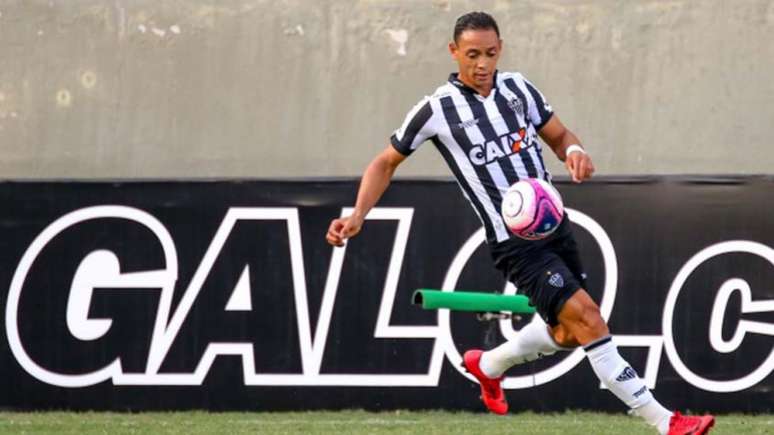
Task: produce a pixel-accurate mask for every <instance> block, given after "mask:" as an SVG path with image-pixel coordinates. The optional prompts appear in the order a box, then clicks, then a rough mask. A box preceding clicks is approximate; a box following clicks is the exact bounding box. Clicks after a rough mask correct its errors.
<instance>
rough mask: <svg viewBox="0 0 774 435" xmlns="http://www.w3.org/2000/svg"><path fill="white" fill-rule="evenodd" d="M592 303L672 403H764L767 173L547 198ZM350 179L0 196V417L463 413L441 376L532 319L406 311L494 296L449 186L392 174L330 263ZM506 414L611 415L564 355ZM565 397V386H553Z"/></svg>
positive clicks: (51, 189)
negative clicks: (424, 297) (425, 303)
mask: <svg viewBox="0 0 774 435" xmlns="http://www.w3.org/2000/svg"><path fill="white" fill-rule="evenodd" d="M557 184H558V188H559V190H560V192H561V193H562V195H563V197H564V200H565V205H566V207H567V208H568V209H569V213H570V218H571V220H572V222H573V225H574V229H575V233H576V237H577V239H578V241H579V243H580V245H581V249H582V253H583V255H584V261H585V265H586V269H587V271H588V273H589V280H588V281H589V292H590V293H591V294H592V296H594V297H595V298H596V299H597V301H598V302H600V303H601V308H602V311H603V315H604V316H605V317H606V318H608V320H609V325H610V327H611V330H612V331H613V333H614V334H615V340H616V342H617V343H618V345H619V348H620V350H621V353H622V354H623V355H624V357H625V358H627V359H628V360H629V361H630V362H631V363H632V365H633V366H634V367H635V368H636V369H637V371H638V372H639V373H640V375H641V376H642V377H643V378H644V379H645V381H646V383H648V385H649V386H650V387H651V388H653V389H654V394H655V395H656V397H658V398H659V400H660V401H661V402H662V403H664V404H665V405H667V406H670V407H673V408H680V409H685V408H689V409H693V410H705V409H706V410H712V411H745V412H749V411H756V412H765V411H770V410H771V409H772V408H774V399H773V398H772V395H771V393H770V392H771V390H772V388H774V379H773V378H772V376H771V372H772V371H773V370H774V285H772V283H774V250H773V249H772V246H774V219H772V216H774V205H773V204H774V202H773V201H772V200H774V189H773V188H774V180H772V179H770V178H764V177H748V178H727V177H726V178H723V177H721V178H704V179H679V178H636V179H612V178H608V179H601V180H596V181H594V182H590V183H585V184H583V185H580V186H579V185H573V184H569V183H562V182H560V183H557ZM356 190H357V182H356V181H354V180H342V181H244V182H237V181H223V182H215V181H213V182H122V183H110V182H61V183H55V182H24V183H13V182H6V183H2V184H0V196H1V197H2V200H3V201H2V204H3V210H2V212H1V216H0V246H1V247H2V250H0V262H1V263H0V264H1V265H2V268H0V282H2V283H3V286H4V288H5V289H6V290H5V291H4V292H2V293H0V302H2V306H3V307H5V311H4V313H5V315H4V322H3V323H4V328H3V335H4V337H5V338H4V340H2V344H1V345H0V346H2V349H0V370H2V373H3V374H4V376H3V378H2V388H0V406H2V407H4V408H16V409H53V408H67V409H113V410H127V409H131V410H157V409H191V408H205V409H211V410H225V409H234V410H237V409H244V410H248V409H250V410H291V409H337V408H365V409H406V408H409V409H429V408H448V409H482V405H481V404H480V402H479V400H478V386H477V385H476V384H474V383H473V382H472V381H471V380H470V379H469V378H467V377H466V375H464V374H463V373H461V372H460V369H459V368H458V362H459V360H460V355H461V354H462V353H463V352H464V351H465V350H466V349H469V348H480V347H483V348H491V347H494V346H495V345H497V344H499V343H501V342H502V341H503V340H505V339H506V338H507V337H510V336H512V335H513V334H515V333H516V332H517V331H518V329H519V328H520V327H521V326H523V325H524V324H525V322H527V321H529V320H530V319H529V318H528V317H527V318H523V319H520V320H508V321H493V322H484V323H481V322H478V321H477V320H476V319H475V316H473V315H471V314H466V313H449V312H448V311H440V312H435V311H423V310H421V309H419V308H417V307H415V306H412V305H410V296H411V293H412V291H413V290H414V289H416V288H420V287H430V288H443V289H447V290H452V289H458V290H476V291H498V292H501V291H505V292H512V291H514V289H513V288H512V287H511V286H506V283H505V282H504V280H503V278H502V277H501V276H500V275H499V273H498V272H497V271H496V270H495V269H494V268H493V266H492V264H491V259H490V256H489V252H488V249H487V248H486V246H485V245H484V244H483V240H484V235H483V232H482V230H481V226H480V223H479V221H478V219H477V217H476V216H475V214H474V213H473V211H472V209H471V208H470V207H469V205H468V204H467V202H466V201H465V199H464V198H463V196H462V195H461V193H460V192H459V189H458V187H457V186H456V184H454V183H453V182H450V181H437V180H414V181H401V180H397V181H395V182H394V183H393V185H392V186H391V187H390V189H389V191H388V192H387V194H386V195H385V197H384V198H383V200H382V201H381V202H380V204H379V207H378V208H376V209H374V210H373V212H372V213H371V214H370V215H369V218H368V220H367V221H366V224H365V226H364V228H363V232H362V233H361V234H360V235H359V236H358V237H357V238H355V239H353V240H351V241H350V242H349V243H348V244H347V246H346V248H337V249H333V248H331V247H330V246H329V245H327V244H326V242H325V239H324V235H325V232H326V230H327V226H328V224H329V222H330V220H331V219H332V218H334V217H337V216H340V215H342V214H347V213H348V210H347V207H350V206H351V205H352V203H353V201H354V198H355V194H356ZM504 385H505V387H506V388H507V389H508V390H507V393H506V394H507V395H508V399H509V402H510V404H511V410H512V411H519V410H527V409H530V410H539V411H547V410H551V411H556V410H564V409H566V408H575V409H594V410H623V409H624V406H623V405H622V404H621V403H620V402H619V401H618V400H617V399H616V398H615V397H614V396H613V395H612V394H610V393H609V392H606V391H603V390H601V389H600V386H599V381H598V380H597V378H596V376H594V374H593V372H592V371H591V368H590V367H589V365H588V363H587V362H586V361H585V358H584V355H583V353H582V351H576V352H573V353H561V354H557V355H554V356H551V357H548V358H545V359H543V360H540V361H537V362H534V363H528V364H526V365H523V366H518V367H515V368H514V369H512V370H511V371H509V372H508V377H507V379H506V380H505V384H504ZM568 392H571V393H568Z"/></svg>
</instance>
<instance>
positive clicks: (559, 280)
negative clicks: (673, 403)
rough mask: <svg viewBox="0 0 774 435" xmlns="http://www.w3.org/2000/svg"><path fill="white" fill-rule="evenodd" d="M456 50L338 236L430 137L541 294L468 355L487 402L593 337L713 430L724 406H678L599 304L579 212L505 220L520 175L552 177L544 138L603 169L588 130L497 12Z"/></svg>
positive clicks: (466, 23)
mask: <svg viewBox="0 0 774 435" xmlns="http://www.w3.org/2000/svg"><path fill="white" fill-rule="evenodd" d="M449 51H450V53H451V56H452V58H453V59H454V60H455V61H456V62H457V65H458V72H456V73H453V74H451V75H450V77H449V79H448V81H447V82H446V83H444V84H443V85H442V86H440V87H439V88H438V89H436V90H435V92H434V93H433V94H432V95H430V96H428V97H425V98H423V99H422V100H421V101H420V102H419V103H418V104H417V105H416V106H415V107H414V108H413V109H412V110H411V111H410V112H409V113H408V115H407V116H406V119H405V121H404V123H403V125H402V126H401V127H400V128H399V129H398V130H397V131H396V132H395V134H394V135H393V136H392V138H391V144H390V145H389V146H388V147H387V148H386V149H385V150H384V151H382V152H381V153H380V154H379V155H377V156H376V158H374V159H373V161H372V162H371V163H370V164H369V165H368V167H367V168H366V170H365V173H364V174H363V178H362V180H361V183H360V188H359V191H358V194H357V200H356V203H355V208H354V211H353V213H352V214H351V215H350V216H347V217H344V218H339V219H334V220H333V221H332V222H331V224H330V227H329V229H328V233H327V235H326V239H327V240H328V242H329V243H330V244H332V245H334V246H342V245H343V244H344V241H345V240H346V239H347V238H350V237H353V236H355V235H356V234H358V233H359V232H360V230H361V227H362V225H363V221H364V219H365V216H366V214H367V213H368V211H369V210H370V209H371V208H372V207H373V206H374V205H375V204H376V202H377V201H378V200H379V198H380V197H381V196H382V194H383V193H384V191H385V189H387V186H388V185H389V183H390V179H391V178H392V175H393V173H394V172H395V169H396V168H397V167H398V165H400V163H401V162H403V161H404V160H405V159H406V158H407V157H408V156H409V155H410V154H411V153H412V152H413V151H414V150H416V149H417V147H419V145H421V144H422V143H423V142H425V141H427V140H430V141H432V142H433V144H434V145H435V146H436V148H437V149H438V151H439V152H440V153H441V154H442V156H443V158H444V159H445V160H446V163H447V164H448V165H449V167H450V169H451V170H452V172H453V174H454V176H455V177H456V179H457V181H458V183H459V185H460V187H461V189H462V191H463V193H464V195H465V197H466V198H467V199H468V200H469V201H470V203H471V205H472V206H473V208H474V209H475V211H476V213H477V214H478V216H479V217H480V219H481V222H482V223H483V225H484V228H485V231H486V237H487V244H488V245H489V247H490V250H491V253H492V257H493V259H494V264H495V266H496V267H497V268H498V269H499V270H501V271H502V272H503V274H504V275H505V277H506V279H508V280H509V281H512V282H513V283H514V284H516V286H517V288H518V289H519V291H520V292H521V293H524V294H526V295H527V296H529V298H530V301H531V303H532V304H533V305H535V306H536V308H537V312H538V313H539V315H540V317H538V316H535V318H534V319H533V321H532V322H531V323H529V324H528V325H527V326H525V327H524V328H522V329H521V330H520V331H519V333H518V334H517V336H516V338H514V339H513V340H510V341H507V342H505V343H503V344H502V345H500V346H498V347H496V348H495V349H492V350H490V351H487V352H482V351H481V350H469V351H467V352H466V353H465V355H464V356H463V360H464V361H463V364H464V366H465V368H466V369H467V370H468V371H469V372H470V373H471V374H473V376H475V377H476V379H477V380H478V381H479V383H480V384H481V397H482V400H483V401H484V404H485V405H486V407H487V408H488V409H489V410H490V411H492V412H494V413H496V414H505V413H506V412H507V411H508V404H507V402H506V399H505V395H504V393H503V390H502V387H501V381H502V379H503V376H504V373H505V371H506V370H508V368H510V367H512V366H514V365H516V364H521V363H524V362H527V361H533V360H535V359H537V358H540V357H541V356H543V355H549V354H553V353H555V352H557V351H561V350H569V349H572V348H575V347H577V346H583V348H584V350H585V352H586V355H587V357H588V359H589V362H590V363H591V367H592V368H593V370H594V373H595V374H596V375H597V376H598V377H599V379H600V381H601V382H602V383H603V384H604V385H605V386H606V387H607V388H608V389H609V390H610V391H611V392H612V393H613V394H615V395H616V396H617V397H618V398H619V399H620V400H621V401H623V402H624V403H625V404H626V405H627V406H628V407H629V408H631V409H632V410H633V413H634V414H636V415H638V416H640V417H642V418H643V419H644V420H645V421H647V422H648V423H649V424H650V425H652V426H653V427H654V428H656V429H657V430H658V432H659V433H661V434H670V435H678V434H705V433H707V432H708V431H709V429H710V427H711V426H712V425H713V424H714V417H713V416H711V415H705V416H683V415H681V414H680V413H679V412H674V413H673V412H671V411H669V410H667V409H666V408H664V407H663V406H662V405H661V404H660V403H659V402H658V401H657V400H656V399H655V398H654V397H653V394H652V393H651V392H650V390H649V389H648V388H647V387H646V386H645V383H644V382H643V381H642V380H641V379H640V377H639V376H638V375H637V373H636V372H635V371H634V370H633V369H632V368H631V366H630V365H629V364H628V363H627V362H626V361H625V360H624V359H623V358H622V357H621V355H620V354H619V353H618V349H617V347H616V345H615V343H613V341H612V340H611V336H610V331H609V330H608V327H607V324H606V323H605V320H604V319H603V318H602V316H601V314H600V311H599V307H598V306H597V304H596V303H595V302H594V301H593V300H592V298H591V297H590V296H589V294H588V293H587V292H586V290H585V289H584V288H585V287H586V284H585V274H584V273H583V270H582V266H581V262H580V259H579V255H578V249H577V246H576V243H575V240H574V237H573V234H572V230H571V228H570V224H569V222H568V219H567V218H566V217H565V219H563V221H562V224H561V225H560V226H559V228H558V229H557V231H556V232H554V234H552V235H551V236H549V237H548V238H546V239H544V240H539V241H525V240H521V239H519V238H517V237H515V236H513V235H512V234H511V233H510V232H509V231H508V229H507V228H506V226H505V224H504V223H503V219H502V217H501V216H500V207H501V201H502V195H503V193H504V192H505V191H506V189H507V188H508V187H509V186H510V185H511V184H513V183H515V182H516V181H518V180H520V179H525V178H528V177H530V178H542V179H544V180H546V181H549V182H550V179H551V176H550V174H549V173H548V170H547V169H546V166H545V164H544V162H543V157H542V146H541V144H540V143H539V142H538V139H537V136H540V137H541V138H542V139H543V141H544V142H545V143H546V144H547V145H548V146H549V147H550V148H551V150H552V151H553V152H554V154H556V156H557V157H558V158H559V159H560V160H561V161H563V162H564V163H565V166H566V168H567V171H568V172H569V174H570V176H571V177H572V180H573V181H574V182H576V183H581V182H583V181H584V180H586V179H588V178H590V177H591V175H592V174H593V172H594V165H593V163H592V161H591V158H590V157H589V155H588V154H587V153H586V151H585V150H584V148H583V147H582V146H581V145H580V141H579V140H578V138H577V137H576V136H575V135H574V134H573V133H572V132H571V131H570V130H568V129H567V128H566V127H565V126H564V125H563V124H562V122H561V121H560V120H559V118H558V116H557V115H555V114H554V111H553V109H552V108H551V106H550V105H549V104H548V103H547V102H546V100H545V98H544V97H543V95H542V94H541V93H540V91H538V89H537V88H536V87H535V86H534V85H533V84H532V83H530V82H529V81H528V80H527V79H526V78H524V76H522V75H521V74H519V73H511V72H500V71H497V70H496V65H497V61H498V60H499V58H500V53H501V52H502V40H501V39H500V32H499V29H498V27H497V23H496V22H495V20H494V19H493V18H492V17H491V16H490V15H488V14H486V13H483V12H471V13H468V14H465V15H463V16H461V17H460V18H459V19H458V20H457V22H456V25H455V27H454V38H453V41H452V42H450V43H449Z"/></svg>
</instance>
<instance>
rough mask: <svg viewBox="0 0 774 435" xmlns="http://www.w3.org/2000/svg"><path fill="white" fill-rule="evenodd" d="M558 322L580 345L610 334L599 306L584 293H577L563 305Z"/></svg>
mask: <svg viewBox="0 0 774 435" xmlns="http://www.w3.org/2000/svg"><path fill="white" fill-rule="evenodd" d="M559 321H560V323H561V324H562V325H564V326H565V328H566V330H567V332H568V335H572V336H573V339H575V340H576V341H577V342H578V343H580V344H584V343H585V342H588V341H590V340H594V339H597V338H599V337H603V336H605V335H608V334H609V333H610V331H609V330H608V328H607V323H606V322H605V319H603V318H602V313H601V312H600V310H599V306H598V305H597V304H596V303H595V302H594V301H593V300H592V299H591V298H590V297H589V296H588V294H587V293H586V292H585V291H579V292H578V293H576V295H575V296H573V297H572V298H570V299H569V300H568V301H567V302H566V303H565V306H564V307H563V308H562V310H561V312H560V313H559Z"/></svg>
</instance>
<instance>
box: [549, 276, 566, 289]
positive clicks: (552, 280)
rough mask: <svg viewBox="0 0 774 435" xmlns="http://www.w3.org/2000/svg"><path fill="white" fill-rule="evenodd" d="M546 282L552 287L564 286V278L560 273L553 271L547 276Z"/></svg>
mask: <svg viewBox="0 0 774 435" xmlns="http://www.w3.org/2000/svg"><path fill="white" fill-rule="evenodd" d="M548 283H549V284H551V285H552V286H554V287H558V288H562V287H564V278H563V277H562V275H560V274H558V273H555V274H553V275H551V276H550V277H549V278H548Z"/></svg>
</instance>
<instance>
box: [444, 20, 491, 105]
mask: <svg viewBox="0 0 774 435" xmlns="http://www.w3.org/2000/svg"><path fill="white" fill-rule="evenodd" d="M502 47H503V44H502V41H501V40H500V38H498V37H497V32H495V31H494V29H486V30H473V29H470V30H465V31H464V32H462V34H460V36H459V38H458V39H457V41H456V42H451V43H449V51H450V52H451V54H452V57H453V58H454V60H456V61H457V64H458V65H459V69H460V74H459V79H460V80H461V81H462V82H463V83H465V84H466V85H468V86H470V87H472V88H473V89H475V90H477V91H484V92H486V93H488V92H489V91H490V90H491V89H492V85H493V83H492V82H493V78H494V72H495V69H497V61H498V60H499V59H500V51H501V50H502Z"/></svg>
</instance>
